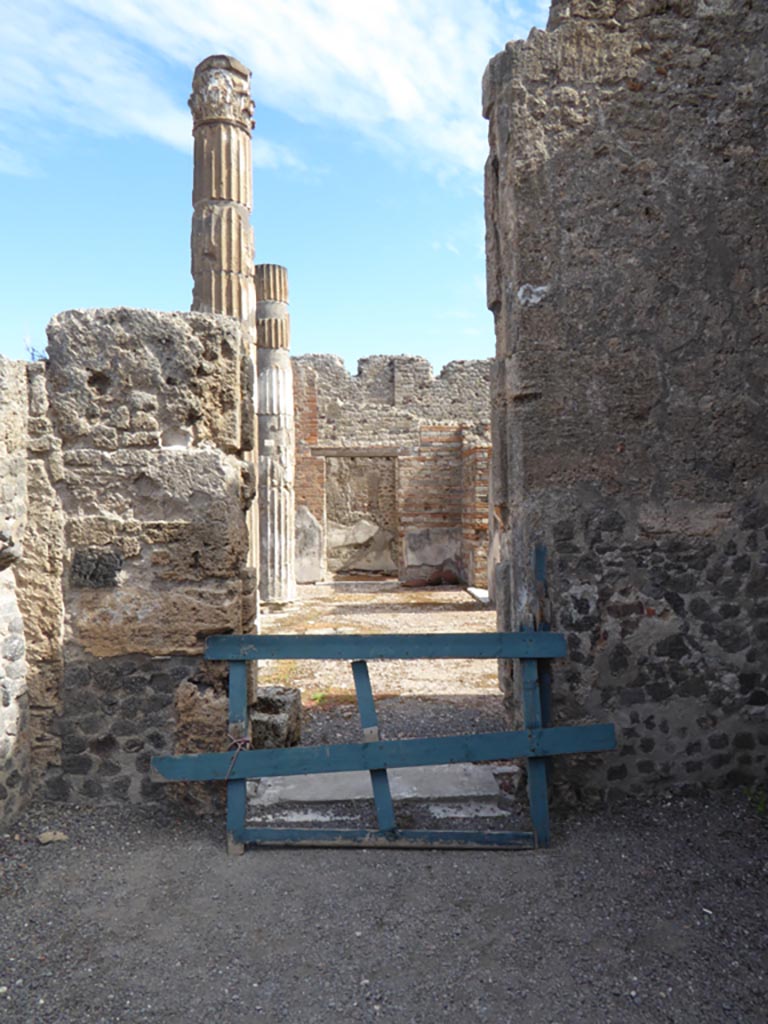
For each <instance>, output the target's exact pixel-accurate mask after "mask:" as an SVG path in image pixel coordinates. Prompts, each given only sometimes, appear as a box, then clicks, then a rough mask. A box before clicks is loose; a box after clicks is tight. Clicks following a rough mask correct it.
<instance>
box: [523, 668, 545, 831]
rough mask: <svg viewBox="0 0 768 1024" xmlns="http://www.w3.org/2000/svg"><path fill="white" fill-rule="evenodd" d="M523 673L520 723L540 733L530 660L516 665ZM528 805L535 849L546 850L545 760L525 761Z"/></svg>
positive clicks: (538, 703)
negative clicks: (543, 847) (526, 766)
mask: <svg viewBox="0 0 768 1024" xmlns="http://www.w3.org/2000/svg"><path fill="white" fill-rule="evenodd" d="M520 665H521V668H522V671H523V720H524V722H525V728H526V729H540V728H541V725H542V722H541V694H540V693H539V671H538V664H537V662H536V661H535V660H534V659H531V658H523V659H521V661H520ZM528 802H529V804H530V808H531V821H532V822H533V831H534V833H535V834H536V846H537V847H538V846H549V797H548V794H547V759H546V758H545V757H529V758H528Z"/></svg>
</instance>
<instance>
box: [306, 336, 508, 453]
mask: <svg viewBox="0 0 768 1024" xmlns="http://www.w3.org/2000/svg"><path fill="white" fill-rule="evenodd" d="M294 365H295V366H297V367H298V368H304V367H310V368H312V369H313V370H314V371H315V372H316V374H317V382H318V383H317V394H318V418H317V428H318V444H319V445H321V446H322V445H327V446H331V445H335V446H338V447H349V448H355V447H360V446H363V445H371V444H374V445H387V444H397V443H401V444H408V443H415V442H416V441H418V431H419V427H420V426H421V424H422V423H445V422H447V423H487V422H488V419H489V409H490V394H489V380H490V369H491V360H490V359H482V360H467V361H460V362H453V363H448V365H447V366H445V367H444V368H443V370H442V371H441V373H440V374H439V375H438V376H437V377H433V376H432V367H431V366H430V364H429V362H428V360H426V359H422V358H421V357H419V356H369V357H368V358H367V359H360V360H359V361H358V371H357V375H356V376H352V375H351V374H349V373H347V371H346V369H345V367H344V363H343V362H342V360H341V359H339V358H338V356H329V355H308V356H299V357H297V358H295V359H294Z"/></svg>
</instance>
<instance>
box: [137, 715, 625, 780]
mask: <svg viewBox="0 0 768 1024" xmlns="http://www.w3.org/2000/svg"><path fill="white" fill-rule="evenodd" d="M615 746H616V734H615V730H614V727H613V725H610V724H608V725H602V724H601V725H571V726H558V727H556V728H553V729H530V730H528V731H527V732H487V733H477V734H475V735H469V736H436V737H431V738H428V739H413V740H387V741H381V742H379V743H339V744H335V745H333V746H318V747H285V748H278V749H276V750H244V751H241V752H240V753H239V754H238V755H237V757H236V758H235V756H234V754H232V753H229V752H228V753H224V754H179V755H176V756H162V757H153V758H152V767H153V769H154V770H155V771H156V772H157V773H158V774H159V775H160V776H162V778H163V779H166V780H169V781H172V782H181V781H182V780H186V781H189V782H204V781H206V780H216V779H226V778H229V779H258V778H267V777H271V776H275V775H312V774H314V773H316V772H350V771H374V770H376V769H381V768H408V767H413V766H416V765H426V764H466V763H468V762H473V761H504V760H508V759H509V758H513V757H549V756H551V755H555V754H581V753H585V752H587V751H593V750H612V749H613V748H614V747H615Z"/></svg>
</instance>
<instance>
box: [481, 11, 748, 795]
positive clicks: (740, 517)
mask: <svg viewBox="0 0 768 1024" xmlns="http://www.w3.org/2000/svg"><path fill="white" fill-rule="evenodd" d="M767 43H768V8H766V6H765V5H764V4H757V3H751V2H749V0H632V2H624V0H599V2H590V3H587V2H583V0H572V2H570V3H567V4H566V3H555V4H554V6H553V10H552V15H551V19H550V27H549V30H548V31H547V32H546V33H545V32H539V31H533V32H532V33H531V35H530V37H529V39H528V41H527V42H519V43H511V44H509V45H508V46H507V49H506V51H505V52H504V53H502V54H500V55H499V56H497V57H496V58H494V60H493V61H491V64H490V66H489V68H488V71H487V73H486V78H485V82H484V106H485V113H486V115H487V116H488V117H489V119H490V147H491V152H490V157H489V160H488V164H487V192H486V196H487V200H486V202H487V229H488V231H487V242H488V303H489V306H490V308H491V309H492V310H493V312H494V315H495V320H496V334H497V359H496V364H495V369H494V383H493V407H494V417H493V419H494V436H493V443H494V480H493V487H492V490H493V493H494V501H495V502H496V503H497V504H496V514H497V516H498V519H499V523H500V536H499V547H500V559H501V561H500V564H499V566H498V570H497V577H496V591H497V600H498V606H499V622H500V626H501V627H502V628H513V627H516V626H518V625H520V624H521V623H524V622H526V620H530V616H531V614H532V612H533V608H534V604H535V600H534V588H533V581H532V578H531V575H532V550H533V546H534V544H535V543H536V542H545V543H546V544H547V545H548V548H549V573H550V584H551V594H552V601H553V607H552V616H553V619H554V626H555V628H557V629H560V630H563V631H564V632H566V633H567V635H568V642H569V649H570V656H569V659H568V661H567V663H565V664H563V665H559V666H558V667H557V675H556V680H555V693H556V701H557V705H556V713H557V716H558V718H560V719H562V720H569V721H574V720H579V719H581V718H588V719H598V720H611V721H614V722H615V723H616V725H617V728H618V734H619V750H618V752H617V753H616V754H613V755H609V756H605V757H603V756H601V757H598V758H594V759H591V760H590V759H587V760H586V761H580V762H579V767H578V771H576V773H575V774H571V775H570V778H571V779H572V780H574V781H575V782H576V783H577V784H579V785H580V786H582V787H583V789H584V790H585V791H591V792H604V791H605V790H606V789H611V788H628V789H637V788H643V787H646V788H647V787H648V786H649V785H658V786H665V787H666V786H669V785H672V784H674V785H685V784H689V783H700V782H703V783H707V784H720V783H732V784H735V783H748V782H750V780H754V779H762V778H764V777H765V765H766V755H767V754H768V677H767V676H766V664H768V620H767V619H766V616H768V555H766V530H767V529H768V492H767V491H766V452H768V436H766V417H765V411H764V405H765V395H766V308H767V302H768V281H767V280H766V266H768V260H767V259H766V250H767V248H768V246H767V245H766V241H767V240H768V238H767V236H768V230H767V229H768V224H767V220H766V218H767V215H768V214H767V209H766V203H765V196H766V185H767V184H768V178H767V177H766V175H767V173H768V152H766V136H765V124H766V114H767V113H768V89H767V85H768V65H767V55H768V45H766V44H767ZM505 682H506V683H508V680H506V679H505Z"/></svg>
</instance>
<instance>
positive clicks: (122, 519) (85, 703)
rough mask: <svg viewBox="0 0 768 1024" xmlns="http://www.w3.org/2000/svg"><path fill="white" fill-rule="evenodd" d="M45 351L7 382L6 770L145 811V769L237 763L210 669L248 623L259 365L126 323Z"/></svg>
mask: <svg viewBox="0 0 768 1024" xmlns="http://www.w3.org/2000/svg"><path fill="white" fill-rule="evenodd" d="M48 351H49V359H48V364H47V367H46V366H45V365H44V364H32V365H30V366H28V367H27V366H26V365H25V364H8V363H2V364H0V383H2V384H3V385H4V384H6V383H7V385H8V386H7V387H2V388H0V409H1V410H2V413H3V415H2V418H0V423H2V425H3V426H2V431H3V434H2V439H0V459H2V460H3V469H4V473H3V481H4V491H3V495H4V501H5V499H6V497H7V499H8V500H7V501H5V504H4V508H3V515H4V516H5V521H6V524H10V526H7V529H6V533H9V532H10V533H12V535H13V541H14V546H15V549H16V550H15V551H14V550H13V548H12V549H11V550H12V551H13V553H14V554H16V553H19V551H20V554H21V557H19V558H18V559H17V560H16V561H15V563H14V565H13V567H12V568H7V569H5V570H2V571H0V645H2V646H1V647H0V649H1V650H2V654H3V656H4V661H3V666H2V672H3V683H4V684H5V682H6V680H8V679H10V680H13V689H12V690H11V689H10V688H7V687H5V686H4V690H3V692H4V693H5V692H6V689H8V693H9V703H8V705H7V706H5V705H4V708H5V710H4V712H3V714H2V716H1V717H0V742H2V743H3V752H4V758H3V760H0V766H2V765H7V766H8V768H9V772H10V776H11V778H14V777H15V776H14V775H13V773H14V772H16V773H17V776H19V777H21V778H23V780H24V785H25V786H26V787H27V788H28V789H29V790H31V789H33V788H34V787H35V786H36V785H37V784H38V783H42V784H43V787H44V792H45V793H46V795H48V796H50V797H54V798H60V799H67V798H73V799H77V800H78V801H82V800H84V799H131V800H136V799H144V798H151V797H153V796H155V795H156V791H155V790H154V788H153V785H152V783H151V782H150V781H149V758H150V757H151V755H152V754H153V753H155V752H159V751H174V750H186V749H201V748H206V749H210V748H214V749H216V748H218V749H221V748H222V746H225V745H226V706H227V702H226V685H225V680H224V676H223V674H222V672H221V671H220V670H218V669H216V668H214V667H211V666H206V665H205V664H204V663H203V662H202V659H201V654H202V649H203V642H204V640H205V637H206V636H208V635H209V634H211V633H221V632H241V631H243V630H244V627H245V626H246V624H247V623H249V622H251V621H252V619H253V615H254V610H255V581H254V573H253V571H252V570H249V569H248V568H247V561H248V532H247V528H246V511H247V508H248V506H249V504H250V502H251V500H252V497H253V491H254V481H253V473H252V468H251V467H250V465H249V464H248V463H246V462H245V461H244V460H243V455H244V453H245V452H246V451H249V450H250V449H252V447H253V408H252V402H251V401H250V396H251V394H252V388H253V377H252V372H251V361H250V359H249V358H248V354H247V351H246V348H245V345H244V343H243V336H242V331H241V328H240V325H239V324H238V323H237V322H236V321H234V320H229V319H227V318H224V317H218V316H212V315H204V314H165V313H153V312H149V311H146V310H127V309H114V310H95V311H73V312H69V313H62V314H60V315H58V316H57V317H54V319H53V320H52V322H51V324H50V325H49V329H48ZM9 394H11V396H12V400H9ZM9 410H10V414H9ZM22 625H23V633H22V632H21V627H22ZM11 719H13V721H11ZM14 729H15V730H16V733H17V734H18V736H19V737H20V738H19V740H18V741H17V742H16V743H15V746H13V747H12V748H9V749H6V748H8V747H9V743H8V742H6V741H8V739H9V737H11V736H12V735H13V730H14ZM9 757H10V760H9ZM2 770H3V771H4V769H2ZM7 781H8V779H7V778H6V781H5V782H3V780H2V779H1V778H0V784H2V785H3V786H5V791H6V793H7V792H8V790H9V787H8V786H7ZM2 793H3V790H2V789H0V795H2ZM17 809H18V801H17V802H16V804H15V805H9V807H8V808H7V813H6V815H5V816H6V817H10V816H11V814H12V813H13V812H15V810H17Z"/></svg>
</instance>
